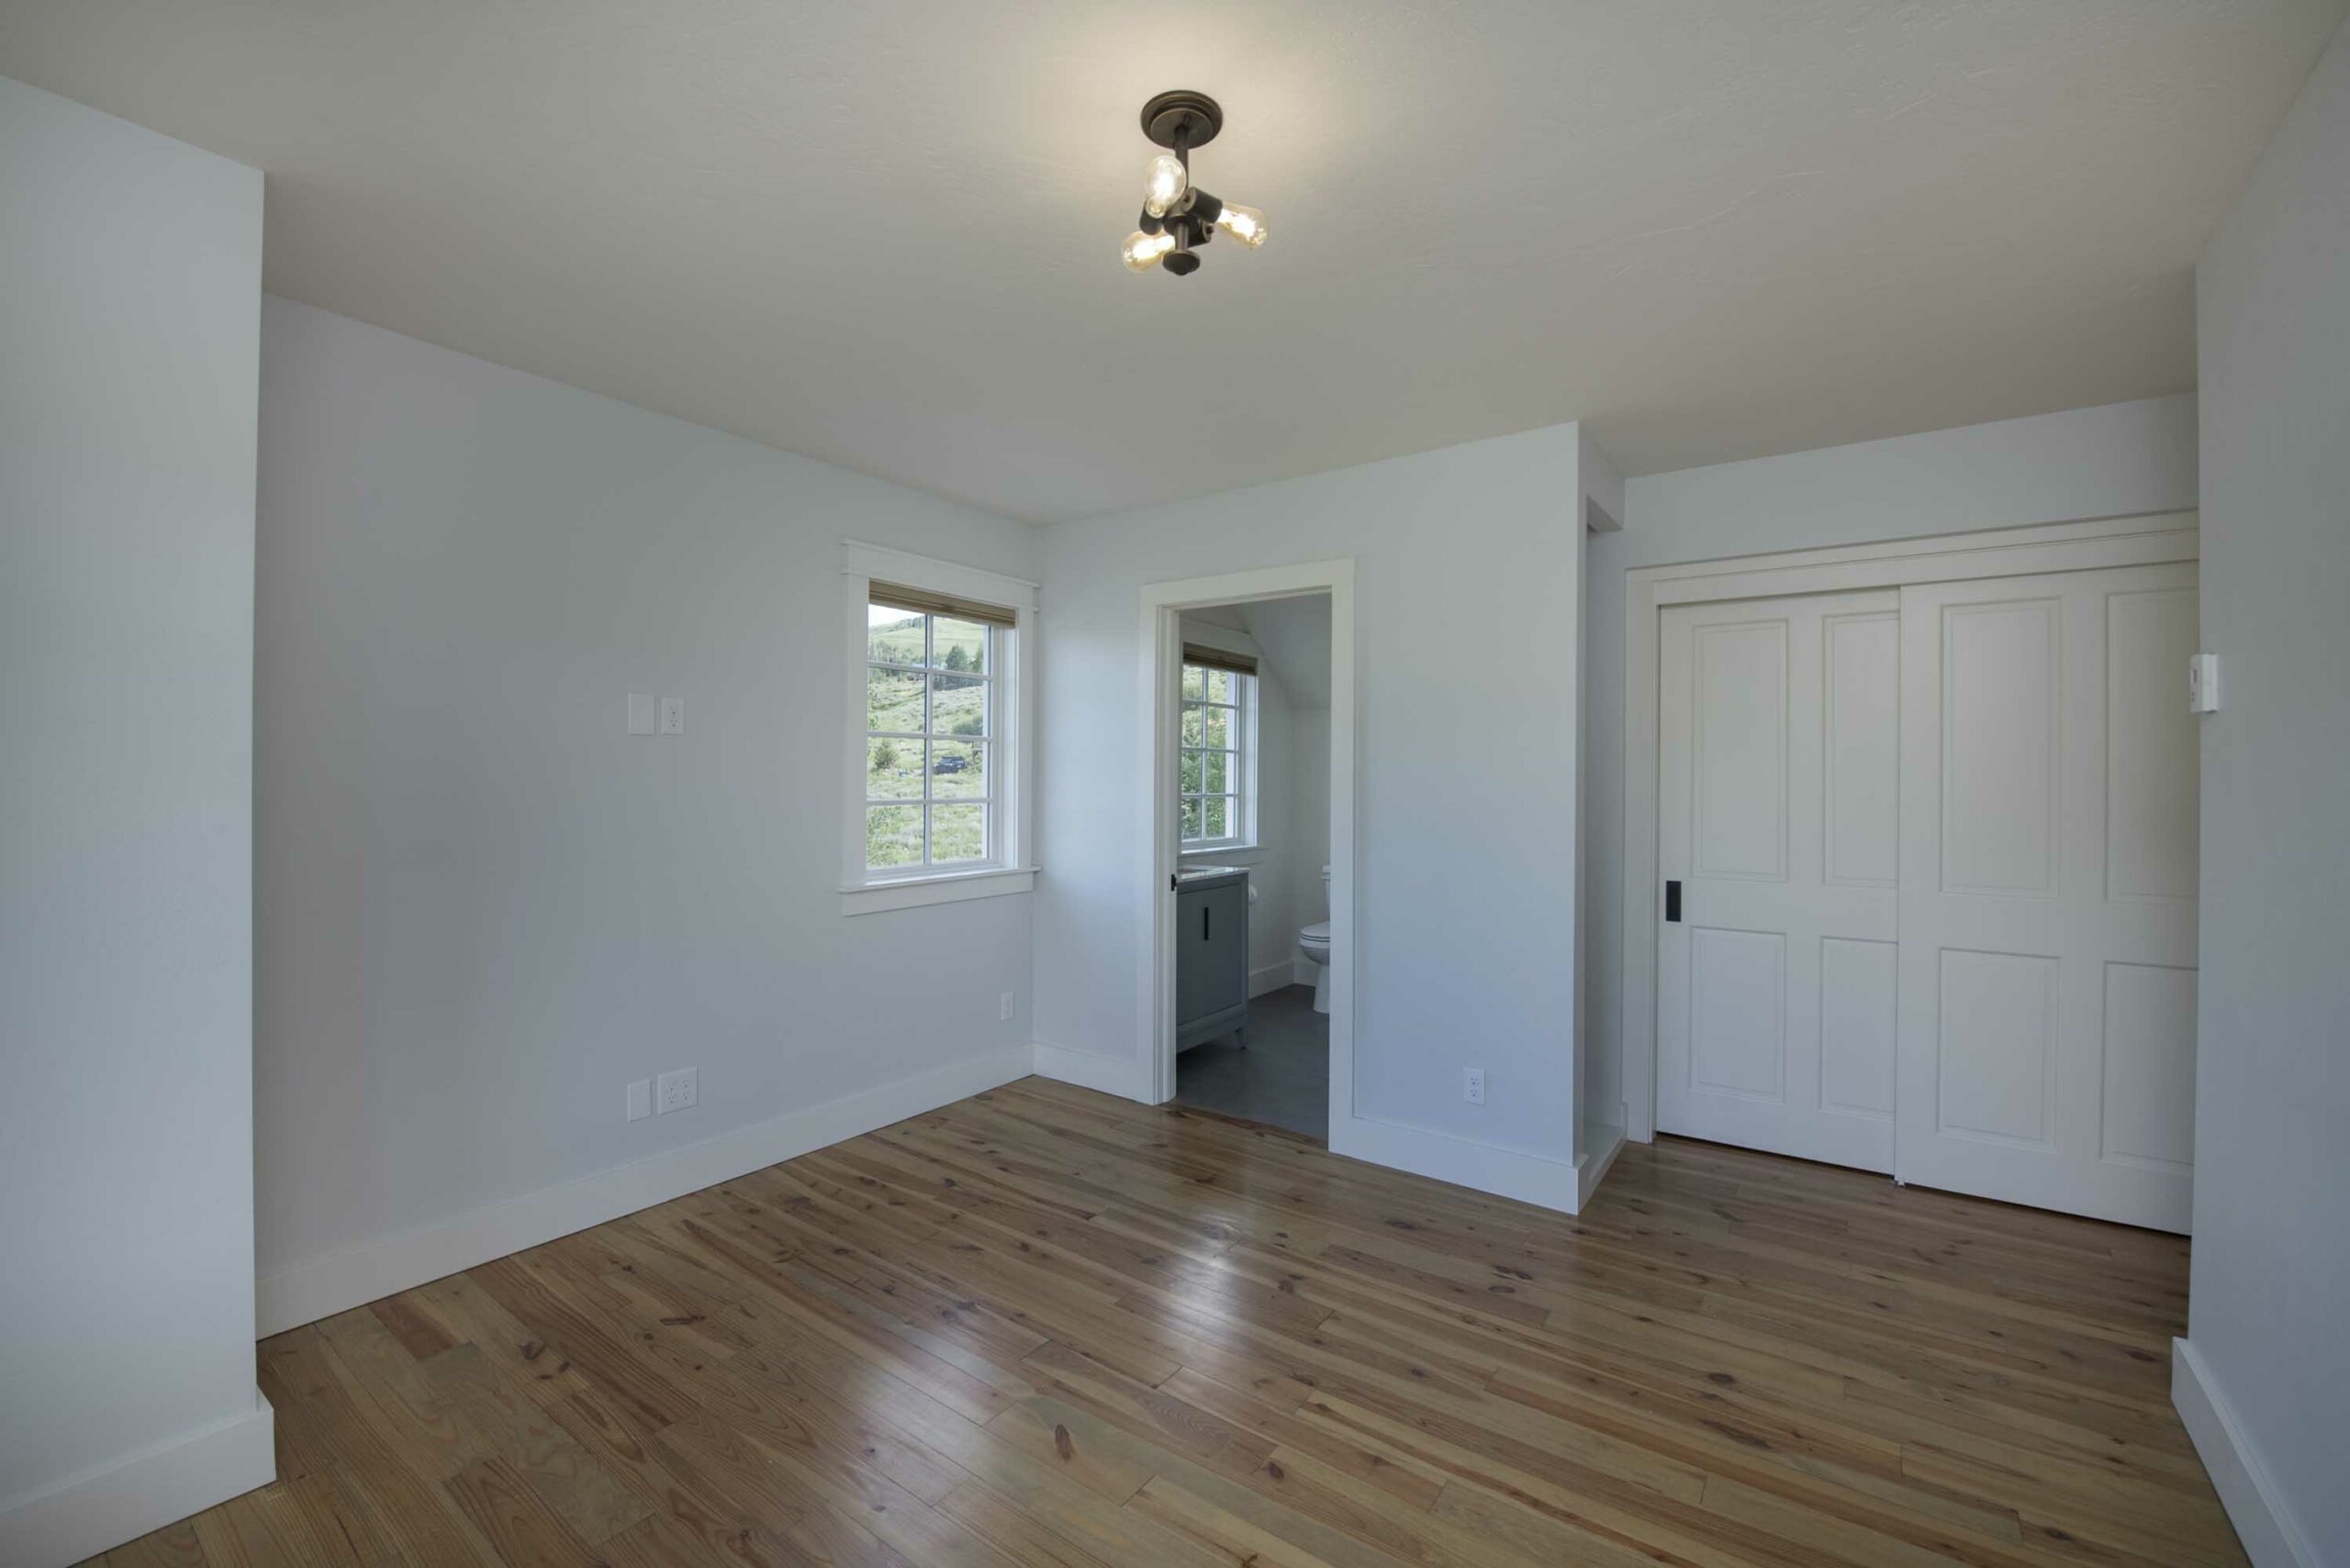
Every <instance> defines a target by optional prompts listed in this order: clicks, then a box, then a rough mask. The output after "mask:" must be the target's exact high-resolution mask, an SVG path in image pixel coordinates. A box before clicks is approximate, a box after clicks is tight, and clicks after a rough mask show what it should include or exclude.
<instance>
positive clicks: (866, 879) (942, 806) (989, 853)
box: [843, 545, 1035, 913]
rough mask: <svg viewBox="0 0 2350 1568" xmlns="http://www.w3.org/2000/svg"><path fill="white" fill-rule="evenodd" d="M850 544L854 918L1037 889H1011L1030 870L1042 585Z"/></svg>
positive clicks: (850, 890)
mask: <svg viewBox="0 0 2350 1568" xmlns="http://www.w3.org/2000/svg"><path fill="white" fill-rule="evenodd" d="M848 549H849V552H850V562H851V565H850V572H849V583H850V592H851V594H852V595H853V599H852V604H853V607H854V608H853V614H854V616H855V623H856V651H855V653H854V654H853V655H852V658H853V661H854V662H853V664H852V666H851V667H852V670H853V671H854V673H855V680H854V687H855V696H854V698H853V701H854V704H855V709H854V711H855V717H854V719H853V720H852V722H851V732H850V733H851V746H852V757H851V767H852V768H853V769H854V771H855V776H856V783H855V785H854V786H853V787H852V791H851V796H850V823H849V841H848V844H847V845H846V846H845V860H846V869H847V873H848V880H847V882H846V884H845V887H844V888H843V892H844V893H845V894H847V895H852V896H851V897H850V898H849V901H848V903H847V906H846V913H863V912H864V911H866V910H867V909H894V908H901V907H904V906H905V905H906V904H909V903H923V902H939V901H940V900H942V899H946V898H968V897H982V896H987V895H988V894H990V893H996V892H1013V891H1023V890H1025V889H1026V887H1027V885H1028V880H1027V879H1026V877H1025V876H1021V877H1019V878H1018V879H1017V880H1018V885H1017V886H1009V885H1004V883H1005V881H1006V880H1008V879H1011V877H1012V874H1013V873H1014V872H1018V871H1021V870H1023V869H1024V868H1022V866H1021V845H1022V843H1023V842H1024V838H1025V832H1024V823H1023V822H1022V820H1021V818H1020V816H1019V813H1018V809H1017V808H1018V802H1019V795H1020V791H1019V790H1018V787H1017V786H1018V782H1019V780H1018V778H1017V773H1018V768H1019V760H1020V751H1019V746H1018V745H1017V734H1018V728H1017V719H1018V712H1019V706H1020V704H1019V681H1018V678H1017V668H1018V643H1019V639H1020V635H1021V627H1022V625H1023V623H1024V618H1025V617H1026V616H1027V615H1028V614H1030V613H1031V612H1032V606H1033V602H1034V601H1033V594H1034V591H1035V590H1034V589H1033V588H1031V587H1030V586H1029V585H1027V584H1024V583H1019V582H1015V581H1013V579H1010V578H999V577H993V576H992V575H990V574H989V573H985V572H979V571H976V570H973V569H971V568H968V567H960V566H950V565H948V564H946V563H944V562H925V561H923V560H920V559H919V558H918V557H913V556H905V555H901V554H898V553H897V552H894V551H883V550H880V549H878V547H875V546H870V545H851V546H849V547H848ZM860 567H862V568H863V569H862V570H859V568H860ZM883 571H887V572H889V573H890V576H889V577H882V576H880V575H879V574H880V573H881V572H883ZM999 600H1009V601H1011V602H1008V603H1006V602H999ZM949 883H952V884H956V886H955V887H952V888H947V889H946V890H938V889H937V888H932V889H931V890H928V891H925V890H924V889H923V886H922V885H924V884H941V885H943V884H949ZM982 883H983V884H986V885H984V886H981V885H977V884H982ZM877 891H878V893H879V894H880V895H882V896H878V897H873V898H862V897H858V896H856V895H864V894H874V893H877Z"/></svg>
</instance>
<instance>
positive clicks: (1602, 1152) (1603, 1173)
mask: <svg viewBox="0 0 2350 1568" xmlns="http://www.w3.org/2000/svg"><path fill="white" fill-rule="evenodd" d="M1623 1152H1624V1129H1623V1128H1622V1127H1602V1128H1601V1129H1600V1140H1599V1147H1598V1148H1596V1149H1589V1150H1586V1151H1584V1153H1583V1157H1582V1158H1581V1159H1577V1160H1576V1161H1575V1213H1577V1214H1581V1213H1583V1209H1584V1208H1585V1207H1586V1206H1588V1205H1589V1204H1590V1203H1591V1195H1592V1194H1593V1193H1595V1192H1597V1191H1599V1183H1600V1182H1603V1181H1606V1178H1607V1168H1608V1167H1609V1166H1611V1165H1613V1164H1615V1163H1616V1157H1617V1155H1619V1154H1621V1153H1623Z"/></svg>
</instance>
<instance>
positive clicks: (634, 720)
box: [628, 691, 653, 735]
mask: <svg viewBox="0 0 2350 1568" xmlns="http://www.w3.org/2000/svg"><path fill="white" fill-rule="evenodd" d="M628 733H629V734H632V735H649V734H652V733H653V694H652V693H651V692H649V691H632V692H630V693H629V694H628Z"/></svg>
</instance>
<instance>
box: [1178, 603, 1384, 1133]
mask: <svg viewBox="0 0 2350 1568" xmlns="http://www.w3.org/2000/svg"><path fill="white" fill-rule="evenodd" d="M1351 565H1352V564H1351V563H1350V562H1337V563H1328V564H1323V565H1318V566H1304V567H1295V568H1284V569H1281V570H1277V571H1273V572H1266V573H1247V574H1240V575H1237V576H1235V577H1215V578H1201V579H1193V580H1192V581H1190V582H1183V583H1165V584H1158V585H1154V586H1153V587H1151V588H1147V589H1146V590H1145V610H1144V634H1145V641H1146V646H1147V650H1148V656H1147V659H1146V661H1145V663H1146V670H1147V682H1148V688H1149V691H1148V700H1147V703H1146V704H1145V706H1144V713H1145V716H1146V725H1147V734H1146V743H1147V744H1146V745H1145V746H1144V755H1145V756H1146V758H1147V761H1148V767H1149V778H1150V786H1149V790H1148V791H1147V793H1148V796H1149V799H1148V801H1147V805H1148V810H1149V819H1148V823H1147V833H1146V834H1145V839H1146V842H1147V845H1148V846H1149V847H1148V868H1147V873H1146V874H1147V879H1148V880H1147V884H1146V887H1147V893H1148V899H1149V905H1150V914H1149V919H1148V920H1147V922H1146V923H1145V935H1146V943H1145V953H1144V957H1143V964H1144V967H1145V971H1146V972H1145V984H1144V986H1143V991H1144V997H1145V1003H1144V1005H1145V1010H1146V1015H1145V1018H1144V1020H1143V1026H1144V1033H1145V1054H1146V1059H1147V1060H1148V1061H1150V1062H1151V1063H1152V1064H1153V1066H1154V1068H1155V1071H1154V1073H1153V1076H1152V1080H1151V1081H1152V1082H1153V1083H1154V1084H1155V1085H1156V1086H1157V1091H1158V1092H1157V1098H1158V1100H1159V1101H1161V1102H1164V1101H1169V1100H1171V1101H1173V1102H1175V1103H1179V1104H1182V1105H1186V1106H1190V1107H1193V1108H1196V1109H1199V1110H1203V1111H1208V1112H1212V1113H1214V1114H1220V1115H1225V1116H1230V1117H1233V1118H1236V1119H1237V1120H1241V1121H1247V1122H1251V1123H1257V1124H1260V1125H1263V1126H1270V1127H1277V1128H1281V1129H1282V1130H1285V1131H1287V1132H1291V1133H1294V1134H1297V1135H1299V1136H1301V1137H1307V1138H1311V1139H1313V1140H1314V1141H1315V1142H1320V1143H1326V1142H1327V1141H1328V1138H1329V1134H1330V1128H1331V1126H1332V1125H1333V1123H1334V1122H1336V1121H1339V1120H1343V1119H1345V1118H1346V1117H1348V1115H1349V1114H1351V1107H1352V1085H1351V1078H1352V1075H1351V1072H1350V1070H1349V1069H1350V1066H1351V1062H1352V1055H1353V1053H1352V1039H1353V1005H1352V1003H1353V981H1352V977H1353V964H1352V962H1351V959H1352V951H1351V946H1352V935H1353V931H1352V927H1353V921H1352V919H1351V914H1352V904H1351V889H1352V887H1353V877H1352V871H1353V867H1352V864H1351V861H1352V855H1351V841H1352V837H1353V833H1352V820H1353V771H1354V769H1353V728H1354V725H1353V703H1354V696H1353V690H1354V671H1353V668H1352V663H1353V661H1352V649H1353V634H1352V624H1351V623H1352V604H1351V589H1352V581H1351V577H1352V574H1351Z"/></svg>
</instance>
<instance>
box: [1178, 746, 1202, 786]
mask: <svg viewBox="0 0 2350 1568" xmlns="http://www.w3.org/2000/svg"><path fill="white" fill-rule="evenodd" d="M1202 755H1203V754H1201V753H1199V752H1196V751H1187V752H1185V753H1183V755H1182V759H1181V761H1180V762H1178V763H1177V764H1176V766H1175V788H1176V790H1178V791H1179V792H1181V793H1182V794H1186V795H1196V794H1198V793H1199V792H1200V768H1201V766H1202V764H1201V757H1202Z"/></svg>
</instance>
